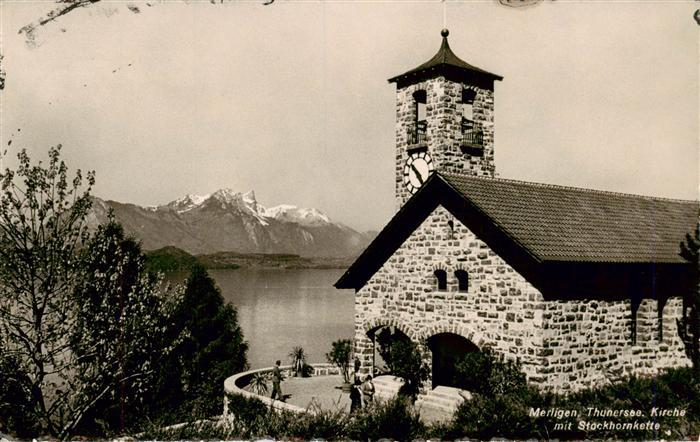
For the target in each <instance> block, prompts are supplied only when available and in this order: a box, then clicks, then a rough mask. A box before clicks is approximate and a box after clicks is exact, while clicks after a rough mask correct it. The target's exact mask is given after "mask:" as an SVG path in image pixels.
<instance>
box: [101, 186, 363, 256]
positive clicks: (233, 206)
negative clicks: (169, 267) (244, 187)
mask: <svg viewBox="0 0 700 442" xmlns="http://www.w3.org/2000/svg"><path fill="white" fill-rule="evenodd" d="M110 210H113V211H114V215H115V218H116V220H117V221H118V222H120V223H121V224H122V225H123V226H124V229H125V230H126V232H127V233H129V234H132V235H133V236H135V237H136V238H138V239H140V240H141V242H142V244H143V248H144V249H145V250H158V249H161V248H163V247H168V246H173V247H176V248H178V249H181V250H184V251H186V252H187V253H189V254H191V255H201V254H212V253H218V252H221V251H225V252H235V253H237V254H243V255H246V254H280V255H298V256H299V257H302V258H312V257H316V258H335V257H352V256H357V255H358V254H359V253H360V252H361V251H362V250H364V248H365V247H366V246H367V244H369V242H370V241H371V239H372V238H373V235H372V234H371V233H370V234H364V233H359V232H357V231H355V230H353V229H351V228H350V227H348V226H345V225H343V224H341V223H338V222H334V221H332V220H331V219H330V218H329V217H328V216H327V215H325V214H323V213H322V212H321V211H319V210H317V209H306V208H298V207H296V206H292V205H287V204H284V205H280V206H276V207H272V208H265V207H264V206H262V205H261V204H259V203H258V202H257V200H256V199H255V194H254V193H253V192H252V191H251V192H248V193H236V192H233V191H232V190H230V189H221V190H218V191H216V192H214V193H212V194H209V195H204V196H198V195H186V196H184V197H182V198H178V199H176V200H174V201H171V202H169V203H167V204H164V205H160V206H154V207H141V206H137V205H135V204H129V203H121V202H117V201H108V200H107V201H106V200H102V199H100V198H94V201H93V210H92V214H91V216H90V222H91V223H93V224H94V225H97V224H99V223H104V222H105V221H106V220H107V216H108V213H109V211H110ZM254 261H255V260H254Z"/></svg>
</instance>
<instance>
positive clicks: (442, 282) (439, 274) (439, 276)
mask: <svg viewBox="0 0 700 442" xmlns="http://www.w3.org/2000/svg"><path fill="white" fill-rule="evenodd" d="M435 280H436V281H437V289H438V290H447V272H446V271H444V270H442V269H437V270H435Z"/></svg>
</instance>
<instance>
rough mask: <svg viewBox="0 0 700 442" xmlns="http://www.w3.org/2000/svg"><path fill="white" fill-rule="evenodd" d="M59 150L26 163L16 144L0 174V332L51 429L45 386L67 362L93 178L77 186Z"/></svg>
mask: <svg viewBox="0 0 700 442" xmlns="http://www.w3.org/2000/svg"><path fill="white" fill-rule="evenodd" d="M60 149H61V146H60V145H59V146H58V147H55V148H52V149H51V150H50V151H49V163H48V165H47V167H43V166H42V164H41V163H39V164H38V165H32V164H31V162H30V159H29V156H28V155H27V153H26V151H24V150H23V151H21V152H20V153H19V154H18V159H19V166H18V168H17V171H16V172H13V171H11V170H9V169H8V170H6V171H5V172H4V173H2V174H0V180H1V186H2V194H1V195H0V331H1V332H2V334H3V335H4V336H5V339H6V345H7V352H8V353H10V354H13V356H15V357H16V359H17V360H19V361H20V362H21V364H20V365H21V366H20V369H21V370H24V371H25V373H26V375H27V377H28V379H29V382H30V386H29V390H30V394H31V402H32V404H33V406H34V407H33V413H34V414H35V418H36V419H37V420H39V421H41V427H42V429H43V430H45V431H48V432H50V433H52V434H56V428H55V422H54V421H52V419H50V418H49V417H50V412H49V410H50V407H51V402H52V401H53V400H54V399H55V398H54V395H53V394H48V395H47V392H49V391H55V390H56V389H57V380H58V379H60V378H61V376H62V375H63V374H65V372H66V370H67V369H68V364H67V361H68V355H69V352H68V350H69V348H68V346H69V342H68V339H67V336H68V330H70V327H71V324H72V322H73V319H74V318H73V313H72V308H71V307H72V306H71V302H70V299H71V296H72V292H73V284H74V281H75V280H76V276H77V272H78V270H79V269H78V265H77V251H78V248H79V246H80V243H81V242H82V241H83V240H84V239H85V238H86V236H87V227H86V226H85V223H84V220H85V217H86V215H87V212H88V210H89V208H90V199H89V191H90V188H91V187H92V185H93V183H94V173H92V172H90V173H88V175H87V187H86V188H85V189H83V190H81V189H82V184H83V176H82V174H81V173H80V171H77V172H76V174H75V177H74V178H73V180H72V182H69V180H68V172H67V167H66V165H65V163H64V162H63V161H61V160H60V158H59V154H60Z"/></svg>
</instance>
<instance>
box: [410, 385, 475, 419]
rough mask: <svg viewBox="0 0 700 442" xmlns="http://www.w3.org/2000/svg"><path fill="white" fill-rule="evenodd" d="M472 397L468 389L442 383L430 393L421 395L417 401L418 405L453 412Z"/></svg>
mask: <svg viewBox="0 0 700 442" xmlns="http://www.w3.org/2000/svg"><path fill="white" fill-rule="evenodd" d="M470 397H471V395H470V394H469V392H468V391H463V390H459V389H457V388H452V387H445V386H442V385H440V386H438V387H436V388H434V389H433V390H431V391H429V392H428V394H426V395H424V396H420V397H419V398H418V400H417V401H416V406H418V407H421V408H431V409H434V410H440V411H444V412H447V413H452V412H454V411H455V410H456V409H457V407H458V406H459V404H461V403H462V402H463V401H464V400H465V399H468V398H470Z"/></svg>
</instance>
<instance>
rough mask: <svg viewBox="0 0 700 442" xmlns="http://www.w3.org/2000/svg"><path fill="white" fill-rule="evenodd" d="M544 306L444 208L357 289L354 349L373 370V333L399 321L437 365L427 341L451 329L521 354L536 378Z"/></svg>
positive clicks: (516, 355) (365, 366) (513, 354)
mask: <svg viewBox="0 0 700 442" xmlns="http://www.w3.org/2000/svg"><path fill="white" fill-rule="evenodd" d="M449 220H452V221H453V223H454V231H452V229H450V227H449V225H448V221H449ZM436 269H443V270H445V271H446V272H447V276H448V278H447V279H448V285H447V290H446V291H438V290H437V282H436V279H435V276H434V271H435V270H436ZM455 270H465V271H467V273H468V275H469V288H468V290H467V291H466V292H459V291H458V283H457V280H456V278H455V276H454V272H455ZM544 307H545V304H544V302H543V299H542V295H541V294H540V293H539V292H538V291H537V290H536V289H535V288H534V287H533V286H532V285H531V284H529V283H528V282H527V281H526V280H525V279H524V278H523V277H522V276H520V275H519V274H518V273H517V272H515V270H513V269H512V268H511V267H510V266H509V265H507V264H506V263H505V262H504V261H503V260H502V259H501V258H500V257H499V256H497V255H496V254H495V253H494V252H493V251H492V250H491V249H490V248H489V247H488V246H487V245H486V244H485V243H484V242H482V241H481V240H479V239H478V238H476V236H475V235H474V234H473V233H472V232H470V231H469V230H468V229H467V228H466V227H464V226H463V225H462V224H461V223H460V222H459V221H457V220H455V219H454V218H453V217H452V215H451V214H450V213H449V212H448V211H447V210H445V209H444V208H442V207H438V208H437V209H436V210H435V211H434V212H433V214H431V215H430V216H429V217H428V218H427V219H426V220H425V221H424V222H423V224H422V225H421V226H420V227H419V228H418V229H417V230H416V231H415V232H414V233H413V234H412V235H411V236H410V237H409V238H408V239H407V240H406V242H405V243H404V244H403V245H402V246H401V247H400V248H399V249H398V250H397V251H396V253H395V254H394V255H393V256H392V257H391V258H390V259H389V260H388V261H387V262H386V263H385V264H384V266H383V267H382V268H381V269H380V270H379V271H377V272H376V273H375V274H374V276H373V277H372V278H371V279H370V280H369V281H368V283H367V284H366V285H365V286H364V287H363V288H362V289H360V290H359V291H358V293H357V294H356V296H355V350H356V354H357V355H358V356H359V358H360V361H361V363H362V370H363V371H364V372H365V373H367V372H369V371H370V366H371V364H372V354H373V353H372V342H371V340H370V339H369V338H368V336H367V332H368V331H369V330H372V329H373V328H375V327H377V326H380V325H393V326H396V327H397V328H398V329H399V330H401V331H402V332H404V333H406V334H407V335H408V336H409V337H410V338H411V339H412V340H414V341H415V342H418V343H419V344H420V347H421V350H422V351H423V352H424V355H425V357H426V362H428V363H430V359H431V354H430V349H429V348H428V347H427V344H426V340H427V339H428V338H429V337H430V336H433V335H435V334H438V333H442V332H452V333H455V334H459V335H461V336H463V337H465V338H467V339H468V340H470V341H472V342H473V343H474V344H476V345H477V346H479V347H483V346H485V345H488V346H491V347H492V348H493V349H494V351H495V352H496V353H497V354H500V355H502V356H504V357H506V358H509V359H516V358H517V359H520V361H521V362H522V363H523V369H524V371H525V373H526V374H527V375H528V376H532V377H533V382H535V383H536V382H538V379H537V378H534V377H535V376H536V374H537V373H536V367H539V366H542V365H543V364H544V360H543V359H542V357H541V354H542V351H543V336H544V333H543V332H544V330H543V326H542V323H543V313H544ZM427 385H430V383H427Z"/></svg>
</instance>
